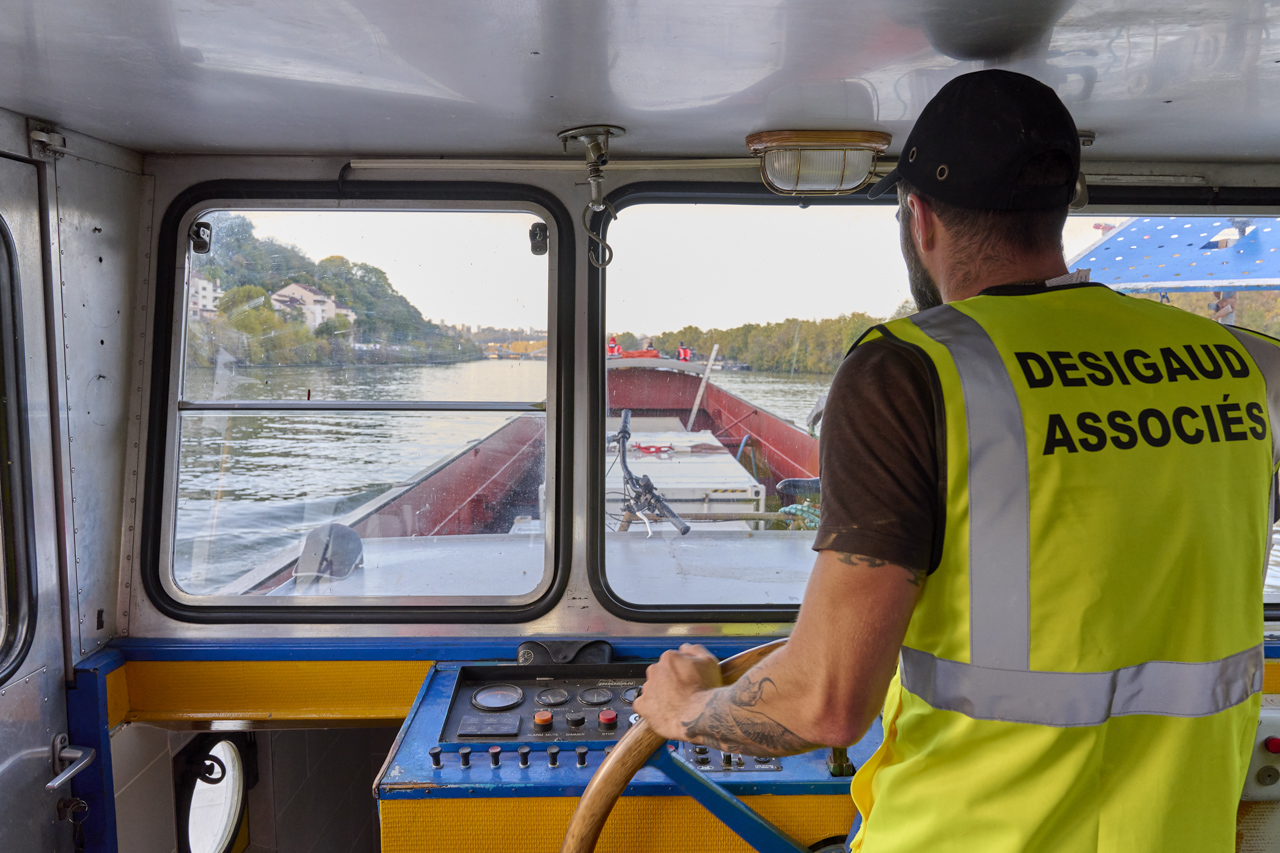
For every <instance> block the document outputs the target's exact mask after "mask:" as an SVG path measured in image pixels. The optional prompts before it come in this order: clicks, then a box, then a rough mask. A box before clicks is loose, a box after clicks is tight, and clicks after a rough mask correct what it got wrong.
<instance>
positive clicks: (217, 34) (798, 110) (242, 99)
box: [0, 0, 1280, 161]
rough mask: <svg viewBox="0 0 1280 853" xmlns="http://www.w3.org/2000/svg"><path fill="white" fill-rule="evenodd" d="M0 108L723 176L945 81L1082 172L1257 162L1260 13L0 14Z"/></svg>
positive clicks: (228, 0) (471, 2)
mask: <svg viewBox="0 0 1280 853" xmlns="http://www.w3.org/2000/svg"><path fill="white" fill-rule="evenodd" d="M0 9H3V15H0V106H3V107H5V108H8V109H10V110H14V111H16V112H19V113H23V114H25V115H28V116H32V117H36V118H41V119H45V120H48V121H52V122H55V123H57V124H58V125H61V126H63V127H66V128H70V129H73V130H76V131H79V132H82V133H87V134H90V135H93V136H97V137H100V138H102V139H106V140H109V141H111V142H115V143H117V144H120V145H124V146H127V147H129V148H133V149H136V150H139V151H145V152H157V151H158V152H221V153H258V152H262V153H285V152H289V153H317V154H320V153H343V154H347V153H359V154H370V155H393V154H394V155H445V156H519V157H543V156H555V155H559V154H560V153H561V148H560V143H559V142H558V141H557V139H556V133H557V131H560V130H563V129H565V128H568V127H572V126H575V125H580V124H585V123H595V122H607V123H611V124H617V125H622V126H623V127H625V128H626V130H627V133H626V136H625V137H624V138H623V139H622V140H620V141H618V142H616V143H615V145H614V152H613V153H614V156H615V157H618V158H634V157H702V156H710V157H737V156H745V155H746V148H745V145H744V143H743V139H744V137H746V135H747V134H749V133H752V132H755V131H759V130H780V129H809V128H878V129H884V130H888V131H890V132H891V133H893V134H894V137H895V142H894V147H893V148H892V149H891V151H893V152H896V151H897V147H898V145H900V144H901V142H902V139H903V137H904V136H905V133H906V131H907V130H908V129H909V127H910V124H911V122H912V120H913V119H914V118H915V116H916V115H917V114H918V113H919V111H920V109H921V108H922V107H923V105H924V104H925V103H926V102H927V101H928V99H929V98H930V97H931V96H932V94H933V93H934V92H936V91H937V89H938V88H939V87H940V86H941V85H942V84H943V83H945V82H946V81H947V80H948V79H950V78H951V77H953V76H955V75H957V74H961V73H964V72H967V71H971V70H976V69H979V68H984V67H1002V68H1010V69H1014V70H1019V71H1023V72H1025V73H1028V74H1032V75H1034V76H1035V77H1038V78H1039V79H1041V80H1043V81H1044V82H1046V83H1048V84H1049V85H1050V86H1052V87H1054V88H1055V89H1056V90H1057V91H1058V92H1059V93H1060V95H1061V96H1062V98H1063V99H1064V101H1066V103H1067V104H1068V105H1069V107H1070V108H1071V110H1072V113H1073V114H1074V115H1075V118H1076V122H1077V124H1078V125H1079V127H1080V128H1081V129H1082V130H1092V131H1094V132H1096V133H1097V143H1096V145H1095V146H1094V148H1093V149H1092V150H1090V151H1089V156H1091V157H1098V158H1106V159H1142V158H1155V159H1185V160H1200V159H1212V160H1243V159H1251V160H1270V161H1274V160H1280V109H1277V107H1280V103H1278V101H1280V28H1277V27H1276V26H1275V24H1277V23H1280V10H1278V9H1277V6H1276V5H1274V4H1273V3H1272V2H1268V0H1209V1H1208V2H1190V3H1188V2H1175V0H1154V2H1138V0H1078V1H1077V2H1071V0H967V1H966V0H719V2H716V0H706V2H689V0H580V1H579V0H574V2H569V0H561V1H560V2H556V1H555V0H547V2H533V1H532V0H466V2H460V0H454V2H444V0H5V2H4V3H3V4H0Z"/></svg>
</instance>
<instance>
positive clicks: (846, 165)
mask: <svg viewBox="0 0 1280 853" xmlns="http://www.w3.org/2000/svg"><path fill="white" fill-rule="evenodd" d="M891 141H893V137H892V136H891V135H890V134H888V133H883V132H881V131H878V130H766V131H763V132H761V133H753V134H751V135H750V136H748V137H747V148H748V149H750V151H751V153H752V154H754V155H756V156H757V157H759V158H760V180H762V181H764V184H765V186H767V187H768V188H769V189H771V190H773V191H774V192H775V193H778V194H779V195H846V194H848V193H851V192H854V191H855V190H858V189H860V188H861V187H863V186H865V185H866V184H867V182H868V181H870V180H871V172H872V170H873V169H874V168H875V166H876V158H877V157H878V156H879V155H880V152H882V151H884V150H885V149H886V148H888V147H889V143H890V142H891Z"/></svg>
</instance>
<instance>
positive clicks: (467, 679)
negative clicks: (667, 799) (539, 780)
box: [440, 663, 645, 745]
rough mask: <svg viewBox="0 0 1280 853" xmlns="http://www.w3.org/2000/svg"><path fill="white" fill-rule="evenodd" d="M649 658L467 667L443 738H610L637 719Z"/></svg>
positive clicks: (600, 740) (450, 740) (445, 740)
mask: <svg viewBox="0 0 1280 853" xmlns="http://www.w3.org/2000/svg"><path fill="white" fill-rule="evenodd" d="M644 672H645V664H613V663H610V664H567V665H554V664H549V665H543V666H463V667H460V668H459V670H458V678H457V682H456V684H455V686H454V690H453V695H452V697H451V700H450V703H449V710H448V713H447V715H446V716H445V721H444V727H443V729H442V731H441V733H440V743H442V744H474V743H478V742H481V741H484V742H486V743H495V742H496V743H502V742H503V741H515V740H519V741H521V742H523V743H527V744H530V745H535V744H544V743H545V744H551V743H564V742H568V743H582V744H587V745H596V744H607V743H612V742H614V741H617V740H618V738H620V737H622V735H623V734H625V733H626V731H627V729H629V728H630V727H631V726H632V725H634V723H635V720H636V719H638V718H637V717H636V715H635V712H634V711H633V710H631V703H632V702H634V701H635V699H636V696H637V694H638V693H639V690H640V685H641V684H643V683H644Z"/></svg>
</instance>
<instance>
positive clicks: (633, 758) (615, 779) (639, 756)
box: [560, 638, 787, 853]
mask: <svg viewBox="0 0 1280 853" xmlns="http://www.w3.org/2000/svg"><path fill="white" fill-rule="evenodd" d="M786 644H787V641H786V639H785V638H783V639H781V640H774V641H773V642H771V643H765V644H764V645H762V646H756V647H755V648H754V649H748V650H747V651H745V652H742V653H740V654H736V655H734V656H733V657H730V658H725V659H724V660H723V661H721V662H720V680H721V681H723V682H724V683H725V684H732V683H733V682H735V681H737V680H738V679H739V678H740V677H741V676H742V674H743V673H745V672H746V671H747V670H749V669H751V668H752V667H753V666H755V665H756V664H758V663H759V662H760V661H762V660H764V659H765V658H767V657H768V656H769V655H771V654H773V653H774V652H776V651H777V650H778V649H780V648H782V647H783V646H785V645H786ZM666 742H667V739H666V738H664V737H663V736H662V735H660V734H658V733H656V732H655V731H653V729H651V728H649V721H648V720H641V721H640V722H639V723H637V724H635V725H634V726H632V727H631V728H630V729H628V730H627V733H626V734H624V735H623V736H622V738H621V739H620V740H619V741H618V744H617V746H615V747H614V748H613V751H612V752H610V753H609V754H608V755H606V756H605V758H604V761H602V762H601V763H600V767H599V768H598V769H597V770H596V772H595V775H594V776H592V777H591V781H590V782H589V783H587V789H586V790H585V791H583V792H582V797H581V798H580V799H579V800H578V805H577V808H575V809H574V810H573V816H572V817H571V818H569V827H568V829H566V830H565V833H564V843H563V844H561V845H560V853H593V851H594V850H595V849H596V842H597V841H599V840H600V831H601V830H602V829H604V824H605V821H606V820H608V819H609V814H610V813H611V812H612V811H613V806H614V804H615V803H617V802H618V798H619V797H620V796H622V792H623V790H624V789H625V788H626V787H627V785H628V784H630V782H631V779H632V777H634V776H635V775H636V773H637V772H639V770H640V768H641V767H643V766H644V765H645V762H646V761H648V760H649V756H651V755H653V753H654V752H656V751H657V750H658V749H660V748H661V747H662V746H663V745H664V744H666Z"/></svg>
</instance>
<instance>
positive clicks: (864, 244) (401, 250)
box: [247, 205, 1121, 334]
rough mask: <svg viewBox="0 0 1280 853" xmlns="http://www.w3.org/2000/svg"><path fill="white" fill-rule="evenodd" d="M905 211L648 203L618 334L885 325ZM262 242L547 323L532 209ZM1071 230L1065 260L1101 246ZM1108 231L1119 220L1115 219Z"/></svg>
mask: <svg viewBox="0 0 1280 853" xmlns="http://www.w3.org/2000/svg"><path fill="white" fill-rule="evenodd" d="M895 210H896V208H894V207H891V206H890V207H879V206H877V207H862V206H857V207H855V206H851V207H810V208H807V209H800V208H798V207H792V206H790V205H788V206H778V207H772V206H748V205H643V206H635V207H629V208H626V209H625V210H623V211H622V212H621V213H620V214H619V218H618V221H616V222H614V223H613V224H612V225H611V226H610V229H609V235H608V238H609V242H610V244H611V245H612V246H613V249H614V253H615V258H614V262H613V264H612V265H611V266H610V267H609V270H608V278H607V287H608V294H607V310H608V316H607V320H606V325H607V326H608V327H609V331H610V332H620V331H631V332H636V333H644V334H657V333H659V332H665V331H672V330H675V329H679V328H681V327H683V326H685V325H689V324H692V325H695V326H699V327H701V328H704V329H706V328H720V329H728V328H732V327H734V326H740V325H742V324H743V323H769V322H776V321H779V320H783V319H786V318H788V317H799V318H801V319H819V318H826V317H835V316H838V315H840V314H847V313H849V312H851V311H861V312H863V313H866V314H871V315H872V316H880V317H883V316H887V315H888V314H889V313H891V312H892V311H893V310H894V308H896V307H897V306H898V304H899V303H901V302H902V300H904V299H906V298H907V296H908V290H907V281H906V268H905V266H904V265H903V262H902V255H901V252H900V250H899V248H898V225H897V222H896V221H895V220H894V217H893V215H894V212H895ZM247 215H248V216H249V218H250V219H251V220H252V221H253V224H254V229H255V233H256V234H257V235H258V236H259V237H272V238H274V239H276V240H279V241H281V242H284V243H291V244H293V245H295V246H297V247H298V248H300V249H302V251H304V252H306V253H307V254H308V255H309V256H310V257H311V258H313V259H315V260H319V259H321V258H324V257H328V256H329V255H343V256H345V257H346V258H348V259H349V260H351V261H353V262H356V263H366V264H372V265H373V266H376V267H380V268H382V269H383V270H385V271H386V273H387V275H388V276H389V277H390V279H391V283H392V285H394V286H395V288H396V289H397V290H399V291H400V292H401V293H402V294H404V296H405V297H406V298H407V299H408V300H409V301H410V302H411V303H413V304H414V306H416V307H417V308H418V310H419V311H421V312H422V315H423V316H424V317H426V318H428V319H430V320H433V321H435V322H442V323H447V324H466V325H483V326H498V327H532V328H538V329H545V328H546V326H547V302H546V293H547V274H548V273H547V269H548V267H547V256H546V255H543V256H541V257H539V256H536V255H534V254H533V253H532V252H530V250H529V238H528V233H529V226H530V225H532V224H533V223H534V222H536V221H538V220H537V219H536V218H535V217H534V216H532V215H530V214H524V213H424V212H413V213H404V212H386V211H348V210H344V211H316V212H301V213H300V212H294V211H257V212H252V213H248V214H247ZM1096 221H1098V220H1095V219H1092V218H1090V219H1075V220H1072V221H1071V222H1069V223H1068V228H1067V233H1066V235H1065V238H1066V243H1067V245H1066V249H1067V257H1068V258H1070V257H1073V256H1074V255H1076V254H1078V253H1079V252H1080V251H1082V250H1083V249H1084V248H1085V247H1087V246H1088V245H1090V244H1091V243H1092V242H1094V240H1096V239H1097V238H1098V237H1099V236H1100V233H1101V232H1099V231H1097V230H1096V229H1094V227H1093V223H1094V222H1096ZM1109 221H1111V222H1119V221H1121V220H1119V219H1117V218H1111V219H1110V220H1109Z"/></svg>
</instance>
